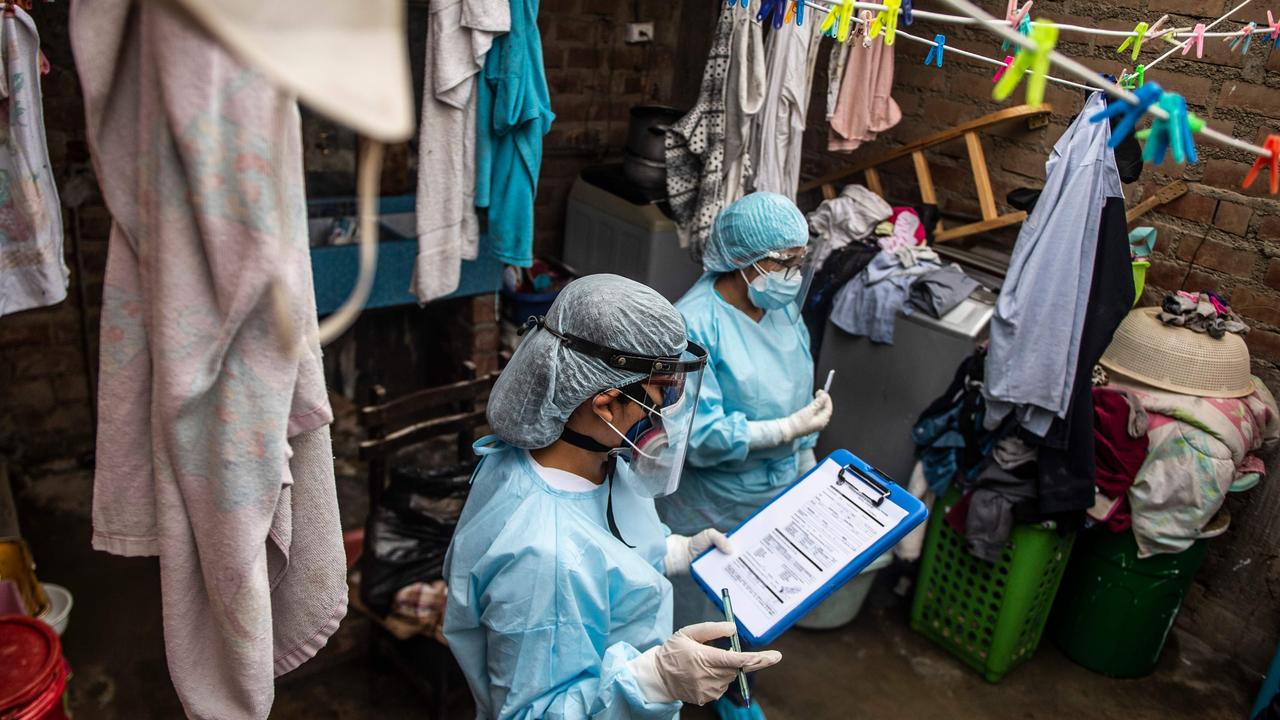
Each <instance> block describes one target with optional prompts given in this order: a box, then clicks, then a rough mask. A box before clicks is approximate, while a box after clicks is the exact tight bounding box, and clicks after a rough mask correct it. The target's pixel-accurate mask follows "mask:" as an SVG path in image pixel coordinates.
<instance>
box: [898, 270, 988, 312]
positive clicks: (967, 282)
mask: <svg viewBox="0 0 1280 720" xmlns="http://www.w3.org/2000/svg"><path fill="white" fill-rule="evenodd" d="M980 286H981V284H980V283H979V282H978V281H977V280H974V279H973V278H971V277H969V276H968V275H966V274H965V272H964V270H962V269H960V266H959V265H955V264H951V265H947V266H946V267H943V268H940V269H938V270H935V271H933V272H931V273H929V274H928V275H925V276H923V277H921V278H920V279H919V280H916V282H915V284H914V285H912V286H911V298H910V300H911V304H912V305H913V306H914V307H917V308H920V309H921V310H923V311H925V312H926V313H928V314H930V315H932V316H933V317H936V318H940V317H942V316H943V315H946V314H947V313H949V312H951V311H952V310H953V309H954V308H955V307H956V306H957V305H959V304H960V303H962V302H964V299H965V298H967V297H969V294H970V293H972V292H973V291H974V290H977V289H978V288H979V287H980Z"/></svg>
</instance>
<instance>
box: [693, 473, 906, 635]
mask: <svg viewBox="0 0 1280 720" xmlns="http://www.w3.org/2000/svg"><path fill="white" fill-rule="evenodd" d="M927 514H928V513H927V511H926V510H925V508H924V505H923V504H921V503H920V501H919V500H917V499H916V498H914V497H912V496H911V494H910V493H908V492H906V491H905V490H903V489H902V488H900V487H898V486H897V485H896V484H894V483H893V482H892V481H891V480H889V479H888V478H887V477H885V476H884V475H883V474H882V473H880V472H879V471H878V470H876V469H875V468H873V467H872V466H870V465H868V464H867V463H865V462H863V461H862V460H860V459H859V458H857V457H856V456H855V455H853V454H852V453H849V452H847V451H843V450H838V451H836V452H835V453H832V454H831V456H829V457H828V458H826V459H825V460H823V461H822V462H821V463H819V464H818V466H817V467H815V468H814V469H813V470H811V471H810V472H809V473H808V474H806V475H805V476H804V477H802V478H801V479H799V480H797V481H796V482H795V483H793V484H792V485H791V486H790V487H788V488H787V489H786V490H785V491H783V492H782V493H781V494H780V495H778V496H777V497H776V498H774V500H773V501H771V502H770V503H769V504H767V505H765V506H764V507H762V508H760V509H759V510H757V511H756V513H755V514H754V515H752V516H751V517H750V518H748V519H747V520H746V521H745V522H744V523H742V524H741V525H739V526H738V527H737V528H736V529H735V530H734V531H733V532H731V533H729V537H730V538H731V539H732V540H733V544H734V547H735V549H736V550H737V553H736V554H735V555H732V556H729V555H725V554H723V553H721V552H718V551H714V550H713V551H710V552H708V553H706V554H703V555H702V556H700V557H698V558H697V559H696V560H695V561H694V563H693V568H692V569H693V576H694V578H695V580H696V581H697V582H698V584H699V585H701V586H702V589H703V591H704V592H706V593H707V594H708V596H710V597H711V598H712V601H713V602H715V603H716V605H717V606H719V605H720V600H719V596H720V590H721V588H728V589H729V593H730V596H731V597H732V599H733V610H734V616H735V619H736V620H737V622H738V625H739V626H740V629H742V630H743V631H745V634H746V635H747V637H748V638H749V640H750V641H751V644H752V645H762V644H765V643H768V642H770V641H772V640H773V639H774V638H776V637H777V636H778V635H781V634H782V633H783V632H784V631H785V630H787V629H788V628H789V627H791V625H792V624H794V623H795V621H796V620H799V619H800V618H801V617H803V616H804V614H805V613H806V612H808V611H809V610H810V609H812V608H813V607H815V606H816V605H817V604H818V603H820V602H821V601H822V600H823V599H825V598H826V597H827V596H828V595H830V594H831V593H832V592H835V591H836V590H837V589H839V588H840V586H841V585H843V584H844V583H845V582H847V581H849V580H851V579H853V577H854V576H856V575H857V574H858V573H859V572H861V571H862V569H863V568H865V567H866V566H867V565H869V564H870V563H871V562H872V561H873V560H875V559H876V558H877V557H879V556H880V555H881V554H883V553H884V552H886V551H888V550H889V549H890V548H891V547H893V546H894V545H895V544H897V542H898V541H899V540H901V539H902V537H903V536H905V535H906V534H907V533H908V532H910V531H911V530H912V529H913V528H915V527H916V526H917V525H919V524H920V523H921V522H923V521H924V519H925V517H926V515H927Z"/></svg>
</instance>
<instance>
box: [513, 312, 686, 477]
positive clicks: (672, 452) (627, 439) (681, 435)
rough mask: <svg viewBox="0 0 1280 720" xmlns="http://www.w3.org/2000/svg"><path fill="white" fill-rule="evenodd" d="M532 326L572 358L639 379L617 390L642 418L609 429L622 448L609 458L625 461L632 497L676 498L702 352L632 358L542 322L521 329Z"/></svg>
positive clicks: (530, 322)
mask: <svg viewBox="0 0 1280 720" xmlns="http://www.w3.org/2000/svg"><path fill="white" fill-rule="evenodd" d="M534 326H537V327H541V328H542V329H544V330H546V331H547V332H550V333H551V334H553V335H555V336H556V337H557V338H559V339H560V342H561V343H563V344H564V345H565V347H568V348H569V349H570V350H573V351H574V352H578V353H582V354H584V355H590V356H591V357H595V358H599V359H600V360H602V361H604V362H605V364H607V365H608V366H609V367H611V368H614V369H615V370H618V371H621V372H630V373H636V374H638V375H639V374H642V375H643V377H642V378H640V379H639V380H636V381H634V382H632V383H631V384H629V385H626V386H624V387H621V388H617V389H618V391H619V392H621V393H622V394H623V395H625V396H626V397H627V399H628V401H629V402H632V403H635V404H637V405H639V406H640V407H642V408H643V409H644V411H645V415H644V417H643V418H642V419H641V420H640V421H639V422H637V423H636V424H635V425H633V426H632V427H630V428H620V427H615V426H613V425H612V424H610V427H611V428H613V431H614V432H615V433H617V434H618V436H619V437H620V438H621V440H622V441H623V443H624V444H623V446H622V447H621V448H618V449H616V450H614V451H613V452H614V453H615V454H617V455H619V456H620V457H622V458H623V459H625V460H626V462H627V473H626V474H627V475H629V476H630V478H629V479H630V480H631V481H632V485H633V486H634V489H635V491H636V492H637V494H640V495H644V496H647V497H653V498H657V497H662V496H664V495H670V494H671V493H673V492H675V490H676V488H677V487H678V486H679V485H680V475H681V473H682V471H683V469H684V458H685V454H686V453H687V452H688V449H689V436H690V434H691V432H692V430H693V416H694V411H695V410H696V409H697V405H698V393H699V391H700V390H701V389H702V372H703V369H704V368H705V367H706V364H707V351H706V350H704V349H703V348H701V347H699V346H698V345H697V344H695V343H692V342H689V343H688V344H687V347H686V349H685V350H684V351H683V352H681V353H680V355H679V356H667V357H655V356H652V355H637V354H634V353H630V352H627V351H624V350H616V349H614V348H609V347H605V346H603V345H599V344H596V343H594V342H591V341H590V340H586V339H584V338H580V337H577V336H575V335H571V334H568V333H561V332H558V331H556V330H553V329H552V328H551V327H549V326H548V325H547V324H546V320H545V319H544V318H529V321H528V322H527V323H525V329H526V330H527V329H529V328H532V327H534Z"/></svg>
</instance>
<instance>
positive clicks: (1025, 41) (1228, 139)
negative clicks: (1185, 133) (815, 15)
mask: <svg viewBox="0 0 1280 720" xmlns="http://www.w3.org/2000/svg"><path fill="white" fill-rule="evenodd" d="M803 1H804V4H805V7H810V8H813V9H815V10H818V11H819V12H823V13H829V12H831V11H832V10H833V9H834V5H827V4H823V3H819V2H815V0H803ZM947 2H949V3H950V4H951V5H952V6H953V7H956V8H958V9H960V10H961V11H962V12H965V13H968V14H969V15H970V16H969V17H967V18H965V17H960V16H955V15H946V14H943V13H934V12H929V11H925V10H913V11H912V16H913V18H922V19H940V20H941V21H943V22H950V21H951V20H967V21H968V23H967V24H976V25H983V26H985V27H986V28H987V29H988V30H990V31H991V32H994V33H996V34H997V35H1000V36H1001V37H1002V38H1004V39H1006V40H1009V41H1010V42H1012V43H1014V44H1016V45H1018V46H1020V47H1022V48H1025V49H1026V50H1027V51H1028V52H1034V51H1035V49H1036V44H1035V42H1034V41H1032V40H1031V39H1030V38H1028V37H1026V36H1024V35H1022V34H1021V33H1019V32H1017V31H1015V30H1014V29H1013V28H1011V27H1009V25H1008V23H1007V22H1005V21H1004V20H1001V19H998V18H995V17H992V16H991V15H989V14H987V13H986V12H985V11H983V10H982V9H981V8H979V7H977V6H975V5H973V4H972V3H970V2H967V0H960V2H953V1H952V0H947ZM1251 2H1253V0H1244V1H1243V2H1241V3H1240V4H1239V5H1237V6H1235V7H1233V8H1232V9H1230V10H1228V11H1227V12H1226V13H1225V14H1223V16H1222V17H1220V18H1218V19H1217V20H1214V21H1213V22H1212V23H1210V24H1209V25H1206V29H1208V28H1210V27H1213V26H1216V25H1218V24H1219V23H1222V22H1223V21H1225V20H1227V19H1228V18H1230V17H1231V16H1232V15H1233V14H1235V13H1236V12H1238V11H1239V10H1240V9H1242V8H1244V7H1245V6H1247V5H1249V4H1250V3H1251ZM855 7H858V8H864V9H867V10H876V9H886V6H884V5H878V4H876V3H863V2H857V3H855ZM852 20H853V21H854V22H857V23H862V22H863V20H862V19H861V18H857V17H855V18H852ZM1268 32H1269V31H1268ZM895 34H896V35H901V36H903V37H906V38H908V39H909V40H913V41H915V42H919V43H923V44H926V45H930V46H934V47H936V46H937V43H936V42H934V41H932V40H927V39H925V38H922V37H918V36H915V35H911V34H909V33H906V32H904V31H902V30H900V29H899V30H897V31H896V33H895ZM1129 34H1132V33H1129ZM1235 34H1237V33H1227V35H1235ZM1206 37H1209V35H1208V34H1207V33H1206ZM1190 39H1191V36H1188V39H1187V40H1184V41H1182V42H1181V43H1179V44H1178V45H1177V46H1175V47H1174V48H1172V49H1171V50H1170V51H1169V52H1166V53H1165V54H1164V55H1161V56H1160V57H1158V58H1156V60H1154V61H1153V62H1151V63H1149V64H1148V65H1147V66H1146V67H1148V68H1149V67H1151V66H1152V65H1155V64H1156V63H1158V62H1160V61H1162V60H1164V59H1165V58H1167V57H1169V56H1170V55H1172V54H1173V53H1174V52H1177V51H1179V50H1181V49H1182V48H1183V47H1184V46H1185V45H1186V44H1187V43H1188V42H1190ZM945 52H946V53H955V54H957V55H962V56H964V57H968V58H971V59H974V60H979V61H981V62H985V63H989V64H992V65H997V66H1000V67H1004V66H1005V63H1004V61H1002V60H997V59H995V58H992V57H987V56H984V55H979V54H977V53H973V52H969V51H967V50H961V49H959V48H953V47H951V46H947V47H946V49H945ZM1050 58H1051V60H1052V62H1053V63H1054V64H1056V65H1058V66H1060V67H1062V68H1063V69H1065V70H1067V71H1069V72H1071V73H1072V74H1074V75H1076V76H1077V77H1079V78H1080V79H1082V80H1084V81H1085V82H1086V83H1089V84H1087V85H1085V84H1081V83H1078V82H1074V81H1072V80H1066V79H1064V78H1059V77H1055V76H1053V75H1048V74H1046V75H1045V78H1046V79H1047V80H1050V81H1053V82H1055V83H1058V84H1060V85H1068V86H1070V87H1076V88H1080V89H1084V90H1094V89H1097V90H1102V91H1104V92H1106V93H1107V94H1108V95H1111V96H1112V97H1115V98H1119V99H1120V100H1123V101H1125V102H1127V103H1129V104H1131V105H1137V104H1138V99H1137V97H1136V96H1135V95H1134V94H1133V93H1131V92H1129V91H1127V90H1125V89H1124V88H1122V87H1120V86H1119V85H1117V84H1115V83H1112V82H1109V81H1107V80H1106V79H1105V78H1103V77H1102V76H1101V75H1100V74H1098V73H1096V72H1094V71H1093V70H1091V69H1089V68H1088V67H1087V66H1085V65H1084V64H1082V63H1080V62H1079V61H1077V60H1075V59H1073V58H1070V57H1067V56H1065V55H1063V54H1062V53H1060V52H1058V51H1057V50H1053V51H1051V53H1050ZM1031 72H1032V71H1031V70H1027V73H1028V74H1030V73H1031ZM1147 113H1148V114H1150V115H1152V116H1154V117H1157V118H1161V119H1168V113H1166V112H1165V111H1164V110H1162V109H1160V108H1159V107H1157V106H1155V105H1152V106H1150V107H1148V108H1147ZM1198 134H1199V135H1200V136H1202V137H1205V138H1208V139H1210V140H1213V141H1215V142H1217V143H1219V144H1222V145H1227V146H1229V147H1233V148H1236V149H1238V150H1244V151H1245V152H1249V153H1252V154H1254V155H1258V156H1260V157H1264V158H1269V157H1271V151H1270V150H1267V149H1266V148H1264V147H1261V146H1259V145H1254V144H1252V143H1249V142H1246V141H1244V140H1240V139H1239V138H1236V137H1233V136H1231V135H1228V134H1226V133H1223V132H1221V131H1218V130H1214V129H1213V128H1211V127H1209V126H1208V125H1207V124H1206V125H1205V126H1204V128H1203V129H1202V130H1201V131H1200V132H1199V133H1198Z"/></svg>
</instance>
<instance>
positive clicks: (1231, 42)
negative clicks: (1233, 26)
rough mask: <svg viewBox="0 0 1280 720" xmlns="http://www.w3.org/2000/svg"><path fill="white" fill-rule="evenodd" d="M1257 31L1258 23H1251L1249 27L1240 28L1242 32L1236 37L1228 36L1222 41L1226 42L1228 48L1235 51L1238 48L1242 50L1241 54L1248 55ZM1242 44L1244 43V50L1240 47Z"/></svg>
mask: <svg viewBox="0 0 1280 720" xmlns="http://www.w3.org/2000/svg"><path fill="white" fill-rule="evenodd" d="M1257 29H1258V23H1256V22H1251V23H1249V24H1248V25H1245V26H1244V27H1242V28H1240V32H1238V33H1236V34H1235V35H1228V36H1227V37H1224V38H1222V41H1223V42H1225V43H1226V44H1227V46H1228V47H1230V48H1231V49H1232V50H1235V49H1236V48H1240V54H1242V55H1248V54H1249V45H1250V44H1252V43H1253V33H1254V31H1256V30H1257ZM1242 42H1243V43H1244V47H1243V48H1241V47H1240V44H1241V43H1242Z"/></svg>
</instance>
